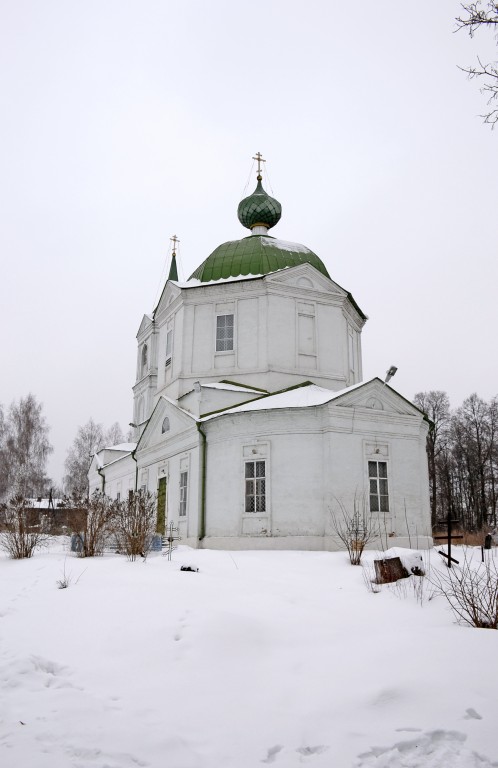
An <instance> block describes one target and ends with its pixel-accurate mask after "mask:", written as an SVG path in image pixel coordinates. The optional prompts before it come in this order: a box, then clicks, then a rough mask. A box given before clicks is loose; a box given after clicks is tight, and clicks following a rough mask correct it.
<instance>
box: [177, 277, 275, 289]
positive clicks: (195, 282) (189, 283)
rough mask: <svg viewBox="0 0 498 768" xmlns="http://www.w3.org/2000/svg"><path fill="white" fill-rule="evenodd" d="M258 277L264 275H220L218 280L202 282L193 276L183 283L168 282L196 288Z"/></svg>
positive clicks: (179, 286)
mask: <svg viewBox="0 0 498 768" xmlns="http://www.w3.org/2000/svg"><path fill="white" fill-rule="evenodd" d="M260 277H265V275H236V276H235V277H233V276H230V277H221V278H220V279H219V280H208V281H207V282H202V280H198V279H197V278H196V277H193V278H192V279H191V280H187V282H185V283H180V282H179V281H178V280H170V281H169V282H170V283H173V285H176V286H178V288H198V287H199V286H203V285H216V284H217V283H237V282H239V281H240V280H257V279H259V278H260Z"/></svg>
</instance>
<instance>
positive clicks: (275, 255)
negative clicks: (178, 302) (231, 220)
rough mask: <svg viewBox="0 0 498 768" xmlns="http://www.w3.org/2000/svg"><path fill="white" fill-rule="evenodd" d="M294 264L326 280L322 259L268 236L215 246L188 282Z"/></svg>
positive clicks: (232, 241)
mask: <svg viewBox="0 0 498 768" xmlns="http://www.w3.org/2000/svg"><path fill="white" fill-rule="evenodd" d="M298 264H311V265H312V266H313V267H315V269H317V270H318V271H319V272H321V273H322V275H325V277H330V275H329V273H328V272H327V270H326V268H325V265H324V263H323V262H322V260H321V259H320V258H319V257H318V256H317V255H316V253H313V251H310V250H309V248H306V247H305V246H304V245H300V244H299V243H288V242H287V241H285V240H277V239H276V238H275V237H271V236H270V235H250V236H249V237H244V238H243V239H242V240H230V241H229V242H228V243H223V244H222V245H219V246H218V248H216V249H215V250H214V251H213V252H212V254H211V255H210V256H208V257H207V259H206V260H205V261H203V262H202V264H201V265H200V267H197V269H196V270H195V272H194V273H193V274H192V275H191V276H190V278H189V279H190V280H192V279H194V278H195V279H197V280H200V281H201V282H202V283H208V282H210V281H212V280H222V279H226V278H228V277H239V276H244V275H267V274H269V273H270V272H276V271H277V270H279V269H285V267H295V266H297V265H298Z"/></svg>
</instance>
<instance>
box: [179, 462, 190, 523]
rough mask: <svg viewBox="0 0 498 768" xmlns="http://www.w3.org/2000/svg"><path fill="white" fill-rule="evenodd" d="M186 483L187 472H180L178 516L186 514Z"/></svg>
mask: <svg viewBox="0 0 498 768" xmlns="http://www.w3.org/2000/svg"><path fill="white" fill-rule="evenodd" d="M187 483H188V472H180V509H179V512H178V515H179V517H185V516H186V514H187Z"/></svg>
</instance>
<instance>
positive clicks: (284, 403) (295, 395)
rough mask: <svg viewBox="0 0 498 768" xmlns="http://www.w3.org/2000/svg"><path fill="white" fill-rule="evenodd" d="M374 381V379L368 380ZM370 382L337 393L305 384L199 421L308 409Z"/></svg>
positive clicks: (363, 382)
mask: <svg viewBox="0 0 498 768" xmlns="http://www.w3.org/2000/svg"><path fill="white" fill-rule="evenodd" d="M370 381H375V379H370ZM370 381H362V382H360V383H359V384H353V385H352V386H350V387H346V388H345V389H340V390H339V391H338V392H333V391H332V390H331V389H325V387H318V386H317V385H316V384H307V385H305V386H301V387H295V388H294V389H288V390H287V391H284V392H277V393H276V394H274V395H264V396H263V397H260V398H258V399H257V400H251V401H250V402H249V403H243V404H242V405H237V406H236V407H235V408H227V409H226V410H224V411H221V412H219V413H213V414H211V415H210V416H205V417H204V419H201V421H208V420H209V419H214V418H216V417H217V416H224V415H225V414H226V413H243V412H245V411H270V410H273V409H279V408H310V407H313V406H316V405H324V404H325V403H329V402H330V401H331V400H335V399H336V398H338V397H341V396H342V395H345V394H347V393H348V392H353V391H354V390H355V389H359V387H363V386H365V385H366V384H369V383H370Z"/></svg>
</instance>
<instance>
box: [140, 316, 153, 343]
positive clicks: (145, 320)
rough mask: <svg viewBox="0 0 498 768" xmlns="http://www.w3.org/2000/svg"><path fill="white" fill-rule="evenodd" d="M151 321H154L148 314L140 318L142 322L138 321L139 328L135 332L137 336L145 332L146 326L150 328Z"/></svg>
mask: <svg viewBox="0 0 498 768" xmlns="http://www.w3.org/2000/svg"><path fill="white" fill-rule="evenodd" d="M153 322H154V321H153V319H152V317H151V316H150V315H144V316H143V318H142V322H141V323H140V328H139V329H138V332H137V338H138V337H139V336H141V335H142V334H143V333H145V331H146V330H147V328H150V326H151V325H152V323H153Z"/></svg>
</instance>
